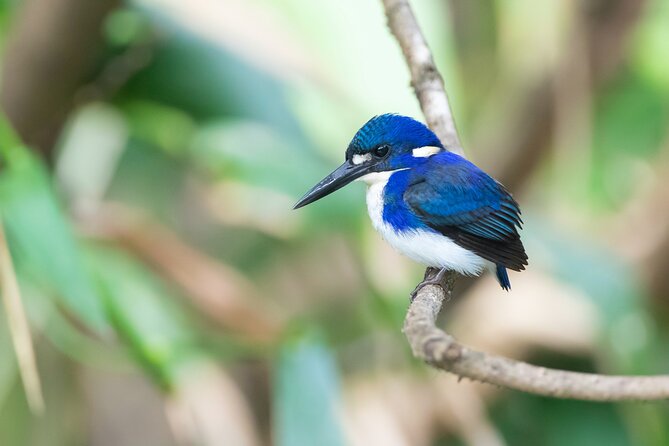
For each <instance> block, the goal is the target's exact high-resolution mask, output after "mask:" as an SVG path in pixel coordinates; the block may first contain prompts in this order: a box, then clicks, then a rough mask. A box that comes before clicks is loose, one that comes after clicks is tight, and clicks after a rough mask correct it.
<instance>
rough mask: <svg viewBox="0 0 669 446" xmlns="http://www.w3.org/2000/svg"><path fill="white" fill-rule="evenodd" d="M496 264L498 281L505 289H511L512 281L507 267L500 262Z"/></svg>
mask: <svg viewBox="0 0 669 446" xmlns="http://www.w3.org/2000/svg"><path fill="white" fill-rule="evenodd" d="M496 266H497V269H496V270H495V274H496V275H497V281H498V282H499V284H500V285H501V286H502V288H503V289H504V290H506V291H509V290H511V282H509V274H508V273H507V272H506V268H505V267H504V265H500V264H499V263H498V264H497V265H496Z"/></svg>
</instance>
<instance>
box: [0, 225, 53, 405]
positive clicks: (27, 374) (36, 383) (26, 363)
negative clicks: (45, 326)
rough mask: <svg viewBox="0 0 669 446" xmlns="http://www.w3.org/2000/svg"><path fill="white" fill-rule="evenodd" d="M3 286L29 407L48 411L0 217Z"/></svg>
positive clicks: (0, 272) (0, 279)
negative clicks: (45, 406)
mask: <svg viewBox="0 0 669 446" xmlns="http://www.w3.org/2000/svg"><path fill="white" fill-rule="evenodd" d="M0 288H1V289H2V300H3V302H4V304H5V312H6V313H7V314H6V316H7V324H8V326H9V332H10V333H11V336H12V343H13V344H14V351H15V352H16V360H17V362H18V365H19V372H20V375H21V380H22V381H23V388H24V389H25V391H26V399H27V400H28V406H29V407H30V410H31V411H32V412H33V413H34V414H41V413H42V412H44V397H43V396H42V386H41V385H40V379H39V373H38V372H37V361H36V360H35V350H34V349H33V341H32V337H31V335H30V327H29V325H28V319H27V318H26V313H25V310H24V309H23V303H22V302H21V293H20V291H19V284H18V283H17V281H16V274H15V272H14V266H13V264H12V257H11V254H10V253H9V246H8V245H7V239H6V238H5V231H4V229H3V224H2V221H1V220H0Z"/></svg>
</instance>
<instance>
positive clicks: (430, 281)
mask: <svg viewBox="0 0 669 446" xmlns="http://www.w3.org/2000/svg"><path fill="white" fill-rule="evenodd" d="M447 271H448V269H446V268H442V269H440V270H439V272H438V273H437V275H435V276H434V277H433V278H431V279H427V278H425V279H423V281H422V282H420V283H419V284H418V285H416V288H414V289H413V291H412V292H411V294H410V297H409V298H410V299H411V302H413V301H414V299H416V296H417V295H418V292H419V291H420V290H421V289H423V287H425V286H427V285H438V286H440V287H442V288H443V287H444V285H443V284H442V280H443V279H444V275H445V274H446V272H447Z"/></svg>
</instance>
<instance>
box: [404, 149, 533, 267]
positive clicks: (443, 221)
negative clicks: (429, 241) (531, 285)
mask: <svg viewBox="0 0 669 446" xmlns="http://www.w3.org/2000/svg"><path fill="white" fill-rule="evenodd" d="M422 167H423V168H422V169H421V168H419V169H414V172H413V175H412V178H411V180H410V184H409V187H408V188H407V190H406V192H405V193H404V200H405V201H406V203H407V204H408V205H409V207H410V208H411V209H412V210H413V212H414V213H415V214H416V215H418V217H419V218H420V219H421V220H422V221H423V222H424V223H425V224H427V225H428V226H429V227H431V228H433V229H435V230H437V231H439V232H440V233H442V234H444V235H446V236H448V237H450V238H451V239H453V241H454V242H455V243H457V244H459V245H460V246H462V247H463V248H466V249H469V250H471V251H473V252H475V253H476V254H478V255H479V256H481V257H483V258H485V259H487V260H490V261H492V262H494V263H497V264H501V265H504V266H505V267H507V268H510V269H513V270H516V271H520V270H523V269H525V265H527V255H526V254H525V249H524V247H523V244H522V242H521V241H520V235H519V234H518V229H520V228H521V225H522V220H521V218H520V208H519V207H518V203H516V201H515V200H514V199H513V197H512V196H511V194H509V193H508V192H507V191H506V189H504V187H503V186H502V185H501V184H499V183H498V182H497V181H495V180H494V179H493V178H491V177H490V176H488V175H487V174H486V173H485V172H483V171H482V170H480V169H479V168H478V167H476V166H475V165H474V164H472V163H470V162H469V161H467V160H465V159H464V158H461V157H459V156H457V155H455V154H453V153H448V152H446V153H443V154H440V155H437V156H434V157H431V158H430V161H429V162H428V163H426V164H424V165H423V166H422Z"/></svg>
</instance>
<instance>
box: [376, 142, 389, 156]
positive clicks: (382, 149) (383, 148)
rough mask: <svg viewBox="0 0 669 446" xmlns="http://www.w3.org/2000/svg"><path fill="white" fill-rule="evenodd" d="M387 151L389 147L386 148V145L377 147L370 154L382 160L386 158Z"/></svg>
mask: <svg viewBox="0 0 669 446" xmlns="http://www.w3.org/2000/svg"><path fill="white" fill-rule="evenodd" d="M388 150H390V147H388V146H387V145H383V146H379V147H377V148H376V149H374V150H372V154H373V155H374V156H375V157H376V158H383V157H384V156H386V155H387V154H388Z"/></svg>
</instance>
